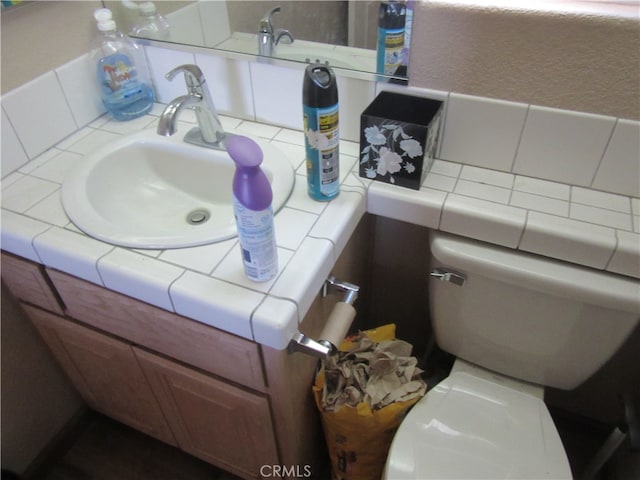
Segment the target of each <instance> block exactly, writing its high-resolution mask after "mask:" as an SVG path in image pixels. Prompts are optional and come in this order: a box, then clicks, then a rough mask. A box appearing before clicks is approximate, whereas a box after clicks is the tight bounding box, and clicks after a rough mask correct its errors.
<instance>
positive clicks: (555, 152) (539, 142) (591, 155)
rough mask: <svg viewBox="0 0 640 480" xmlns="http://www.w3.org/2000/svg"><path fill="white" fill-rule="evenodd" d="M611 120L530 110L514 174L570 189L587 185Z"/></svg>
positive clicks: (596, 116)
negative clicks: (564, 184)
mask: <svg viewBox="0 0 640 480" xmlns="http://www.w3.org/2000/svg"><path fill="white" fill-rule="evenodd" d="M614 124H615V118H613V117H605V116H602V115H589V114H584V113H577V112H569V111H565V110H557V109H552V108H546V107H538V106H532V107H530V109H529V114H528V115H527V121H526V124H525V127H524V131H523V132H522V140H521V141H520V146H519V148H518V153H517V155H516V160H515V163H514V166H513V171H514V173H518V174H521V175H527V176H529V177H536V178H542V179H547V180H554V181H559V182H563V183H568V184H571V185H583V186H589V185H591V181H592V180H593V178H594V176H595V173H596V170H597V168H598V165H599V163H600V160H601V159H602V155H603V154H604V151H605V148H606V146H607V143H608V142H609V138H610V137H611V132H612V131H613V126H614Z"/></svg>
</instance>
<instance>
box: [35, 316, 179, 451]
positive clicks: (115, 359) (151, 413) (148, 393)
mask: <svg viewBox="0 0 640 480" xmlns="http://www.w3.org/2000/svg"><path fill="white" fill-rule="evenodd" d="M23 308H24V309H25V311H26V312H27V315H28V316H29V318H30V319H31V321H32V322H33V324H34V325H35V326H36V328H37V329H38V331H39V332H40V335H41V336H42V338H43V339H44V341H45V343H47V345H48V346H49V348H50V349H51V351H52V353H53V355H54V356H55V357H56V359H57V360H58V362H59V363H60V365H61V366H62V368H63V369H64V370H65V372H66V373H67V375H68V376H69V378H70V379H71V381H72V382H73V384H74V385H75V387H76V388H77V389H78V391H79V392H80V394H81V395H82V396H83V398H84V399H85V401H86V402H87V403H88V404H89V406H91V407H92V408H94V409H95V410H98V411H100V412H102V413H104V414H105V415H108V416H110V417H112V418H115V419H116V420H119V421H121V422H122V423H125V424H127V425H129V426H131V427H133V428H135V429H137V430H140V431H141V432H144V433H146V434H148V435H151V436H153V437H155V438H158V439H159V440H162V441H164V442H166V443H169V444H171V445H175V444H176V443H175V440H174V438H173V435H172V434H171V431H170V429H169V427H168V425H167V423H166V421H165V419H164V416H163V414H162V410H161V409H160V406H159V405H158V402H157V400H156V399H155V397H154V395H153V392H152V390H151V388H150V387H149V384H148V383H147V381H146V379H145V377H144V374H143V373H142V370H141V369H140V366H139V365H138V362H137V360H136V357H135V355H134V353H133V350H132V349H131V346H129V345H128V344H126V343H124V342H121V341H119V340H115V339H113V338H111V337H108V336H106V335H103V334H101V333H98V332H95V331H93V330H90V329H88V328H86V327H82V326H80V325H77V324H75V323H72V322H70V321H68V320H65V319H63V318H60V317H57V316H56V315H53V314H51V313H49V312H45V311H43V310H40V309H37V308H34V307H31V306H28V305H23Z"/></svg>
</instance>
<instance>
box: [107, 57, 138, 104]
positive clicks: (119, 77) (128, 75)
mask: <svg viewBox="0 0 640 480" xmlns="http://www.w3.org/2000/svg"><path fill="white" fill-rule="evenodd" d="M98 81H99V83H100V87H101V88H102V92H103V94H106V95H111V94H113V93H114V92H119V93H121V94H122V95H125V96H126V95H129V94H131V93H130V92H129V90H131V89H134V90H139V89H140V84H139V83H138V74H137V72H136V67H135V65H134V64H133V62H132V61H131V59H130V58H129V57H127V56H126V55H125V54H123V53H114V54H113V55H108V56H106V57H102V58H101V59H100V60H99V61H98Z"/></svg>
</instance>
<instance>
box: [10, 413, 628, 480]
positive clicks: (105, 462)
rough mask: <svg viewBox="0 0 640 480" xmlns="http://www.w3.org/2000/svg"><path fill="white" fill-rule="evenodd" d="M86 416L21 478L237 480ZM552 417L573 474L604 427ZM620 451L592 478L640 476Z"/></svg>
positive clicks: (615, 479) (108, 422)
mask: <svg viewBox="0 0 640 480" xmlns="http://www.w3.org/2000/svg"><path fill="white" fill-rule="evenodd" d="M88 415H89V416H88V417H87V419H86V421H85V422H83V426H82V428H81V429H79V431H77V433H76V435H75V436H74V438H73V439H72V440H71V442H70V443H69V444H68V446H65V448H63V449H62V452H61V453H60V454H59V455H57V458H54V459H53V460H52V461H50V462H46V463H44V464H43V466H42V468H40V469H38V470H36V471H34V472H33V473H32V474H31V475H29V476H28V477H25V478H24V479H23V480H239V479H238V477H236V476H233V475H231V474H229V473H226V472H223V471H221V470H219V469H217V468H215V467H213V466H211V465H209V464H207V463H205V462H202V461H200V460H198V459H196V458H194V457H192V456H190V455H187V454H185V453H182V452H181V451H179V450H178V449H176V448H173V447H170V446H168V445H166V444H164V443H162V442H159V441H157V440H154V439H152V438H150V437H148V436H146V435H144V434H141V433H139V432H137V431H135V430H132V429H130V428H128V427H126V426H124V425H122V424H120V423H118V422H115V421H113V420H110V419H108V418H106V417H104V416H102V415H100V414H96V413H93V412H91V413H89V414H88ZM554 420H555V421H556V424H557V426H558V430H559V431H560V435H561V437H562V440H563V442H564V444H565V448H566V450H567V454H568V456H569V459H570V461H571V464H572V470H573V472H574V476H575V478H579V474H580V472H582V470H583V468H584V467H585V466H586V465H587V463H588V462H589V461H590V460H591V458H592V457H593V455H594V454H595V452H596V451H597V450H598V449H599V448H600V446H601V445H602V443H603V442H604V439H605V438H606V436H607V434H608V432H607V431H604V430H602V429H601V428H597V427H594V426H592V425H589V424H586V423H584V422H582V421H580V420H579V419H575V418H572V417H570V416H567V415H564V414H562V413H555V414H554ZM620 450H621V451H620V453H619V454H618V455H616V457H615V459H614V460H613V461H612V462H610V463H609V464H608V465H607V466H606V467H605V468H604V469H602V470H601V471H600V473H599V474H598V476H597V477H595V478H594V479H593V480H631V479H639V478H640V453H638V452H636V453H628V451H627V450H626V449H624V448H621V449H620ZM2 480H8V479H6V478H5V476H4V475H3V478H2ZM315 480H328V479H315Z"/></svg>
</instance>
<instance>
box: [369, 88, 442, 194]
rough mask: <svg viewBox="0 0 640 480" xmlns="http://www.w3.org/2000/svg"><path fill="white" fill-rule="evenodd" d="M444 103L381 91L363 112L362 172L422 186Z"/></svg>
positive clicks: (435, 146) (414, 186)
mask: <svg viewBox="0 0 640 480" xmlns="http://www.w3.org/2000/svg"><path fill="white" fill-rule="evenodd" d="M442 106H443V102H441V101H439V100H432V99H429V98H422V97H414V96H412V95H404V94H399V93H393V92H380V94H379V95H378V96H377V97H376V98H375V99H374V100H373V102H371V104H370V105H369V106H368V107H367V108H366V109H365V111H364V112H362V115H361V116H360V128H361V131H360V176H361V177H364V178H370V179H373V180H378V181H381V182H386V183H391V184H393V185H400V186H402V187H408V188H413V189H414V190H419V189H420V185H421V184H422V180H423V178H424V174H425V173H426V172H427V171H428V170H429V168H430V167H431V163H432V162H433V158H434V156H435V153H436V149H437V147H438V138H439V134H440V124H441V117H442V111H443V108H442Z"/></svg>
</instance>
